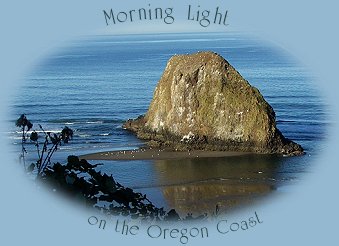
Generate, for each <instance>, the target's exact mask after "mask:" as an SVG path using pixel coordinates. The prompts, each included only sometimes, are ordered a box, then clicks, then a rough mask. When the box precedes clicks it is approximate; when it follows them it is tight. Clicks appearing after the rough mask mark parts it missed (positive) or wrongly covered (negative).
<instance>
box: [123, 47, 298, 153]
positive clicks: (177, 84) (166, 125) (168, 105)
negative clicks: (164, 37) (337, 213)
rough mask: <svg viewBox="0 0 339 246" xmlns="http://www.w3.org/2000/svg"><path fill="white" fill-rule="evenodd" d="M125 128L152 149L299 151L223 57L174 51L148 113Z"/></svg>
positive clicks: (129, 121) (269, 110) (262, 103)
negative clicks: (147, 143)
mask: <svg viewBox="0 0 339 246" xmlns="http://www.w3.org/2000/svg"><path fill="white" fill-rule="evenodd" d="M124 128H126V129H128V130H130V131H133V132H135V133H136V134H137V136H138V137H139V138H141V139H146V140H150V143H151V145H152V146H153V147H155V146H156V147H162V148H171V149H177V150H193V149H200V150H224V151H246V152H258V153H278V154H284V155H300V154H302V153H303V148H302V147H301V146H300V145H299V144H296V143H294V142H293V141H291V140H289V139H287V138H285V137H284V136H283V135H282V133H281V132H280V131H279V130H278V129H277V127H276V120H275V112H274V110H273V108H272V107H271V106H270V105H269V104H268V103H267V102H266V101H265V99H264V97H263V96H262V95H261V94H260V92H259V90H258V89H257V88H255V87H253V86H251V85H250V84H249V83H248V82H247V81H246V80H245V79H244V78H243V77H242V76H241V75H240V74H239V72H237V71H236V70H235V69H234V68H233V67H232V66H231V65H230V64H229V63H228V62H227V61H226V60H225V59H224V58H223V57H221V56H220V55H218V54H215V53H213V52H199V53H195V54H190V55H175V56H173V57H172V58H171V59H170V60H169V61H168V63H167V66H166V69H165V71H164V73H163V75H162V77H161V79H160V81H159V82H158V85H157V87H156V89H155V92H154V96H153V100H152V102H151V104H150V106H149V109H148V111H147V113H146V114H145V115H144V116H139V117H138V118H137V119H135V120H128V121H127V122H125V124H124Z"/></svg>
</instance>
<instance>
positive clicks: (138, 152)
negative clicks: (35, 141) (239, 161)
mask: <svg viewBox="0 0 339 246" xmlns="http://www.w3.org/2000/svg"><path fill="white" fill-rule="evenodd" d="M248 154H250V153H249V152H228V151H203V150H194V151H168V150H163V149H135V150H118V151H105V152H98V153H92V154H86V155H81V156H79V158H81V159H86V160H171V159H185V158H201V157H227V156H243V155H248Z"/></svg>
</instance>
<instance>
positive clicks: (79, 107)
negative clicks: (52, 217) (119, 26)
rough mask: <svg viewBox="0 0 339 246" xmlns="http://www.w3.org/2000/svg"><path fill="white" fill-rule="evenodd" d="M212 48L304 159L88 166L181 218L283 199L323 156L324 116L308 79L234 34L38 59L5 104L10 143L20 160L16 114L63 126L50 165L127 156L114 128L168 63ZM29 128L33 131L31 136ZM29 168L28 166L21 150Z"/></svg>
mask: <svg viewBox="0 0 339 246" xmlns="http://www.w3.org/2000/svg"><path fill="white" fill-rule="evenodd" d="M204 50H210V51H214V52H217V53H219V54H220V55H222V56H223V57H224V58H225V59H227V60H228V61H229V62H230V63H231V64H232V65H233V66H234V67H235V68H236V69H237V70H238V71H239V72H240V73H241V74H242V76H243V77H244V78H245V79H247V80H248V81H249V82H250V84H251V85H253V86H255V87H257V88H258V89H259V90H260V92H261V93H262V94H263V95H264V97H265V99H266V100H267V101H268V102H269V103H270V104H271V106H272V107H273V108H274V110H275V112H276V115H277V125H278V128H279V129H280V130H281V131H282V133H283V134H284V136H286V137H288V138H290V139H292V140H294V141H296V142H297V143H299V144H301V145H302V146H303V147H304V149H305V150H306V155H304V156H301V157H288V158H287V157H286V158H283V157H277V156H270V155H269V156H267V155H250V156H244V157H225V158H196V159H189V160H187V159H184V160H163V161H96V162H95V161H92V163H93V162H95V163H103V164H104V165H103V166H100V167H99V168H100V170H102V171H103V172H106V173H109V174H113V176H114V177H115V179H116V180H117V181H118V182H120V183H121V184H123V185H126V186H129V187H131V188H133V189H136V190H137V191H141V192H143V193H146V194H147V195H148V197H149V198H150V200H152V201H153V202H154V203H155V204H156V205H158V206H164V207H165V208H176V209H177V210H178V211H179V212H181V213H183V214H184V213H187V212H195V213H197V214H198V213H202V212H205V211H212V210H213V209H214V208H215V205H216V204H219V205H220V206H221V207H223V208H224V209H225V210H227V209H229V208H232V207H234V206H237V205H238V204H247V205H250V204H252V203H253V202H254V201H256V200H257V197H267V196H268V195H270V194H273V193H277V192H280V193H284V192H287V193H288V191H289V190H290V187H292V188H293V187H294V186H295V185H298V182H302V176H303V174H304V173H307V172H309V171H310V170H311V167H312V164H313V163H314V160H315V158H316V157H317V156H318V155H319V154H321V151H322V149H323V148H324V146H323V142H324V139H325V138H326V126H327V124H328V119H327V108H326V105H325V101H324V99H323V98H322V97H321V96H320V95H319V92H318V91H317V89H316V87H315V84H314V81H313V79H312V76H311V75H310V74H311V73H310V72H309V71H306V70H305V69H304V68H303V67H302V66H301V65H300V64H298V63H297V62H296V61H295V60H294V58H293V57H291V55H290V54H286V53H284V52H282V51H281V50H280V49H278V48H276V47H274V46H272V45H271V44H269V43H267V42H264V41H262V40H258V39H254V38H251V37H248V36H246V35H242V34H235V33H229V34H217V33H212V34H211V33H206V34H201V33H199V34H157V35H125V36H91V37H85V38H81V39H79V40H75V41H72V42H70V43H69V44H68V45H67V46H66V47H61V48H60V49H59V50H56V51H55V52H54V53H53V54H51V55H49V56H48V57H46V58H45V59H44V60H42V61H41V62H40V63H39V64H38V65H37V66H36V67H35V68H34V69H33V70H32V71H31V72H30V73H29V74H27V76H26V77H25V78H23V79H24V80H25V83H24V85H23V86H22V88H21V90H20V91H19V92H18V93H17V97H16V98H14V99H13V103H12V105H11V111H12V115H11V117H12V118H11V119H10V121H11V122H13V128H12V129H10V132H9V136H10V144H12V145H13V147H14V148H13V150H14V151H16V152H18V155H19V153H20V132H19V129H16V128H15V126H14V122H15V120H16V118H18V117H19V116H20V114H22V113H25V114H26V115H27V117H28V118H29V119H30V120H31V121H32V122H33V123H36V125H37V124H41V125H42V126H43V127H44V128H45V129H46V130H48V131H60V130H61V129H62V128H63V127H64V126H68V127H70V128H72V129H73V130H74V131H75V135H74V139H73V140H72V141H71V142H70V143H69V144H67V145H63V146H62V147H61V149H60V150H59V151H58V152H57V154H56V155H55V159H54V160H55V161H61V162H65V160H66V157H67V156H68V155H81V154H86V153H93V152H99V151H106V150H119V149H134V148H138V147H140V146H142V145H143V144H144V142H143V141H141V140H139V139H137V138H136V137H135V136H134V135H133V134H130V133H129V132H127V131H125V130H123V129H122V124H123V122H124V121H125V120H127V119H129V118H136V117H137V116H139V115H141V114H144V113H145V112H146V111H147V109H148V105H149V103H150V101H151V99H152V96H153V92H154V89H155V86H156V84H157V82H158V80H159V79H160V77H161V74H162V72H163V70H164V68H165V66H166V63H167V61H168V59H169V58H170V57H171V56H172V55H174V54H183V53H193V52H197V51H204ZM36 129H37V128H36ZM28 145H31V146H28V150H29V153H28V156H27V158H28V161H34V159H35V155H34V154H35V153H34V151H33V147H34V146H33V145H32V144H28Z"/></svg>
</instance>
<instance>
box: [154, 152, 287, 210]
mask: <svg viewBox="0 0 339 246" xmlns="http://www.w3.org/2000/svg"><path fill="white" fill-rule="evenodd" d="M280 162H281V158H278V157H276V156H270V155H248V156H243V157H223V158H197V159H183V160H161V161H160V160H159V161H156V163H155V165H154V166H155V169H156V172H157V173H158V177H159V179H161V183H163V184H166V185H165V186H163V187H162V193H163V196H164V197H165V199H166V201H167V205H168V207H170V208H175V209H176V211H177V212H178V213H179V214H181V215H185V214H187V213H193V214H203V213H208V214H212V213H214V212H215V210H216V207H217V206H218V209H220V212H225V211H228V210H230V209H234V208H235V207H239V206H243V205H247V204H252V203H253V202H255V201H257V200H258V198H260V197H263V196H265V195H267V194H269V193H270V192H271V191H273V190H274V189H275V186H276V184H277V181H278V180H277V176H278V171H277V170H278V169H279V165H280Z"/></svg>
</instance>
